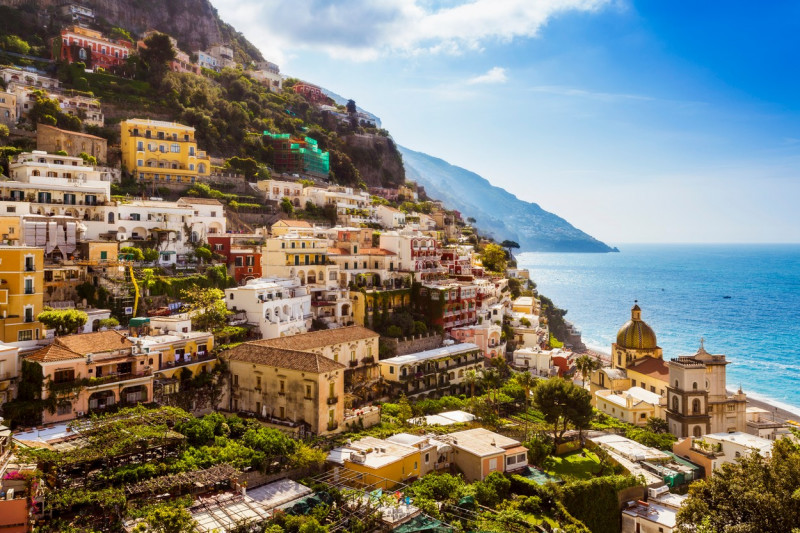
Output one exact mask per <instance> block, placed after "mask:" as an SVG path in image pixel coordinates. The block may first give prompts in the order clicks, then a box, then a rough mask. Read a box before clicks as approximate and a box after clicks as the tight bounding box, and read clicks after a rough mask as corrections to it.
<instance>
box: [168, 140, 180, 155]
mask: <svg viewBox="0 0 800 533" xmlns="http://www.w3.org/2000/svg"><path fill="white" fill-rule="evenodd" d="M169 151H170V152H172V153H173V154H179V153H181V145H180V144H178V143H172V144H171V145H170V146H169Z"/></svg>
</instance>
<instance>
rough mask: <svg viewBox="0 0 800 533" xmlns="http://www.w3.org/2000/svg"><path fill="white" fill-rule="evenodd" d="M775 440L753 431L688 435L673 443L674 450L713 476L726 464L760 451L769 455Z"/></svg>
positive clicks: (764, 455) (762, 454)
mask: <svg viewBox="0 0 800 533" xmlns="http://www.w3.org/2000/svg"><path fill="white" fill-rule="evenodd" d="M773 443H774V441H771V440H768V439H762V438H761V437H757V436H755V435H750V434H749V433H741V432H738V431H737V432H733V433H711V434H709V435H703V436H700V437H686V438H685V439H682V440H679V441H678V442H676V443H675V444H673V445H672V452H673V453H674V454H675V455H677V456H680V457H683V458H684V459H688V460H689V461H691V462H693V463H695V464H698V465H700V466H702V467H703V468H704V469H705V471H706V477H709V476H711V475H712V474H713V473H714V472H715V471H716V470H718V469H719V468H720V467H721V466H722V465H724V464H725V463H733V462H736V461H737V460H738V459H739V458H742V457H747V456H749V455H751V454H752V453H754V452H755V453H757V454H759V455H760V456H762V457H765V458H768V457H769V456H770V454H771V453H772V445H773Z"/></svg>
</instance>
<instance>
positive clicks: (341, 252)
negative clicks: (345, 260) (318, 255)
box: [328, 248, 350, 255]
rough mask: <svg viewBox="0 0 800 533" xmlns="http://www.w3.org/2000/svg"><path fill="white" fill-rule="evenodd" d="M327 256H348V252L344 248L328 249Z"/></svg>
mask: <svg viewBox="0 0 800 533" xmlns="http://www.w3.org/2000/svg"><path fill="white" fill-rule="evenodd" d="M328 255H350V251H349V250H345V249H344V248H328Z"/></svg>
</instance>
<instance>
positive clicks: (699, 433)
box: [692, 426, 703, 437]
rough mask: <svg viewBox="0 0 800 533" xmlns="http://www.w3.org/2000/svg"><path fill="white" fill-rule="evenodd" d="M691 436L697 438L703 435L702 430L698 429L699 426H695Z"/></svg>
mask: <svg viewBox="0 0 800 533" xmlns="http://www.w3.org/2000/svg"><path fill="white" fill-rule="evenodd" d="M692 434H693V435H694V436H695V437H699V436H701V435H702V434H703V430H702V429H701V428H700V426H695V427H694V430H693V431H692Z"/></svg>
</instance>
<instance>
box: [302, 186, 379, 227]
mask: <svg viewBox="0 0 800 533" xmlns="http://www.w3.org/2000/svg"><path fill="white" fill-rule="evenodd" d="M303 198H304V200H305V201H309V202H311V203H312V204H314V205H315V206H317V207H325V206H326V205H335V206H336V213H337V214H338V215H339V222H340V223H341V224H342V225H345V226H350V225H358V224H366V223H376V222H378V219H377V217H376V216H375V208H374V207H373V206H372V198H371V197H370V195H369V193H368V192H367V191H358V190H354V189H353V188H352V187H340V186H332V187H329V188H327V189H323V188H322V187H306V188H305V189H303ZM305 201H304V202H303V205H305Z"/></svg>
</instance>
